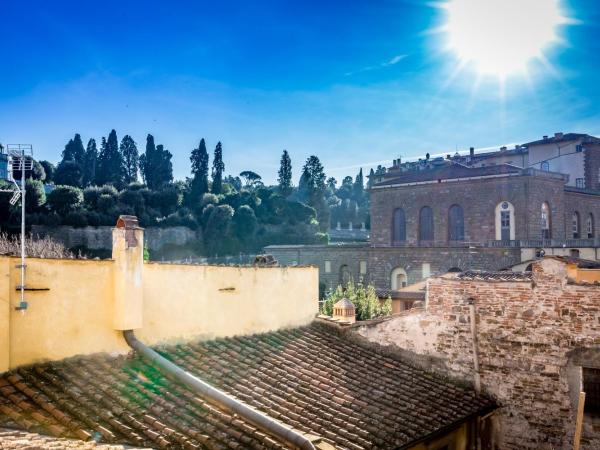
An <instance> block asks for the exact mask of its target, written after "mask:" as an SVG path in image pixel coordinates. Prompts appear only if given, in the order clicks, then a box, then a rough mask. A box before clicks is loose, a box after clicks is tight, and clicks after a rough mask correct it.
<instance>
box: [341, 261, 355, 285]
mask: <svg viewBox="0 0 600 450" xmlns="http://www.w3.org/2000/svg"><path fill="white" fill-rule="evenodd" d="M351 280H352V273H351V272H350V268H349V267H348V265H347V264H344V265H342V266H341V267H340V284H341V285H342V286H343V287H344V288H345V287H346V285H347V284H348V282H350V281H351Z"/></svg>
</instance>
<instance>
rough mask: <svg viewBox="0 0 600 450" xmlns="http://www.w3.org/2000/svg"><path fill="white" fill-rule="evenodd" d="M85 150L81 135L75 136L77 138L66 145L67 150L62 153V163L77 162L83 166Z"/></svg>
mask: <svg viewBox="0 0 600 450" xmlns="http://www.w3.org/2000/svg"><path fill="white" fill-rule="evenodd" d="M84 153H85V150H84V149H83V142H82V141H81V136H80V135H79V133H77V134H76V135H75V137H74V138H73V139H71V140H69V142H68V143H67V145H65V149H64V150H63V152H62V161H63V162H64V161H75V162H76V163H77V164H79V165H81V164H82V163H83V154H84Z"/></svg>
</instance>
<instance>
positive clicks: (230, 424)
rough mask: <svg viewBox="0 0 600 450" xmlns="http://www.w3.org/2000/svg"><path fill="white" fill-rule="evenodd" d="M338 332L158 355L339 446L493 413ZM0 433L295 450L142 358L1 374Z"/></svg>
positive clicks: (380, 442) (389, 442) (94, 359)
mask: <svg viewBox="0 0 600 450" xmlns="http://www.w3.org/2000/svg"><path fill="white" fill-rule="evenodd" d="M330 328H331V329H330ZM338 333H339V332H336V331H334V330H333V327H331V326H329V327H328V326H327V325H319V324H317V323H313V324H312V325H310V326H308V327H304V328H298V329H293V330H284V331H278V332H272V333H267V334H261V335H255V336H248V337H237V338H229V339H219V340H215V341H209V342H201V343H194V344H187V345H178V346H170V347H164V348H160V349H159V351H160V352H161V353H162V354H163V355H164V356H165V357H167V358H169V359H171V360H172V361H173V362H174V363H176V364H178V365H180V366H181V367H183V368H184V369H186V370H188V371H189V372H191V373H193V374H195V375H196V376H199V377H200V378H202V379H203V380H205V381H207V382H209V383H211V384H213V385H214V386H216V387H218V388H220V389H223V390H225V391H227V392H228V393H230V394H232V395H234V396H236V397H237V398H238V399H239V400H241V401H243V402H246V403H247V404H249V405H251V406H253V407H255V408H257V409H259V410H261V411H263V412H264V413H266V414H268V415H269V416H271V417H273V418H275V419H277V420H280V421H282V422H284V423H286V424H287V425H289V426H291V427H293V428H295V429H297V430H299V431H301V432H303V433H306V434H312V435H318V436H320V437H322V438H323V439H324V441H325V442H328V443H330V444H334V445H336V447H337V448H346V449H361V448H382V449H386V448H387V449H389V448H398V447H402V446H404V445H406V444H408V443H411V442H415V441H418V440H420V439H422V438H425V437H427V436H429V435H432V434H434V433H436V432H437V431H440V430H441V429H443V428H445V427H448V426H451V425H454V424H458V423H461V422H462V421H464V420H466V419H468V418H469V417H472V416H473V415H474V414H478V413H485V412H487V411H489V410H491V409H493V408H494V405H493V403H492V402H491V401H490V400H489V399H487V398H485V397H481V396H477V395H476V394H475V393H474V392H473V391H471V390H468V389H465V388H462V387H458V386H456V385H454V384H452V383H449V382H448V381H445V380H442V379H441V378H438V377H436V376H434V375H432V374H430V373H427V372H425V371H423V370H419V369H416V368H413V367H411V366H409V365H408V364H406V363H405V362H403V361H401V360H399V359H395V358H392V357H390V356H384V355H383V352H382V353H378V352H377V351H374V350H373V348H370V347H369V348H366V347H362V346H361V345H359V344H357V343H355V342H353V341H350V340H348V339H346V338H344V337H343V335H342V334H338ZM0 426H13V427H15V426H16V427H19V428H23V429H27V430H29V431H37V432H43V433H46V434H50V435H53V436H60V437H76V438H81V439H89V438H90V437H95V438H97V439H98V440H100V441H101V442H104V443H115V444H130V445H136V446H150V447H155V448H210V449H213V448H214V449H221V448H223V449H224V448H238V449H242V448H243V449H247V448H255V449H266V448H273V449H277V448H284V446H283V444H281V443H280V442H278V441H276V440H275V439H274V438H271V437H268V436H265V435H264V434H263V433H261V432H259V431H258V430H256V429H255V428H254V427H253V426H251V425H249V424H248V423H246V422H245V421H244V420H241V419H240V418H239V417H237V416H234V415H232V414H229V413H227V412H224V411H222V410H219V409H217V408H216V407H214V406H211V405H209V404H208V403H206V402H205V401H204V400H202V399H201V398H199V397H198V396H197V395H196V394H194V393H192V392H191V391H189V390H188V389H187V388H185V387H183V386H181V385H178V384H176V383H175V382H172V381H170V380H169V379H167V378H165V376H164V375H163V374H162V373H160V372H158V371H157V370H156V369H154V368H153V367H152V366H151V365H150V364H149V363H147V362H145V361H143V360H142V359H140V357H138V356H136V355H130V356H128V357H125V356H121V357H109V356H107V355H94V356H89V357H82V358H77V359H69V360H64V361H61V362H54V363H45V364H38V365H35V366H31V367H26V368H19V369H17V370H15V371H12V372H8V373H5V374H3V375H1V376H0Z"/></svg>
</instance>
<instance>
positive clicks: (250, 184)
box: [240, 170, 262, 189]
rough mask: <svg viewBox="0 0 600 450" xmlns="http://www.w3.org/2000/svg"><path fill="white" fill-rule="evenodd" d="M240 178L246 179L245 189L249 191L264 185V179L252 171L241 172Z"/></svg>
mask: <svg viewBox="0 0 600 450" xmlns="http://www.w3.org/2000/svg"><path fill="white" fill-rule="evenodd" d="M240 177H242V178H243V179H244V182H245V187H246V188H247V189H251V188H254V187H256V186H258V185H262V181H261V180H262V177H261V176H260V175H259V174H257V173H256V172H252V171H251V170H244V171H242V172H240Z"/></svg>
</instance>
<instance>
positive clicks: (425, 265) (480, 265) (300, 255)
mask: <svg viewBox="0 0 600 450" xmlns="http://www.w3.org/2000/svg"><path fill="white" fill-rule="evenodd" d="M265 252H267V253H270V254H272V255H273V256H274V257H275V259H277V261H278V262H279V263H280V264H281V265H284V266H290V265H313V266H318V267H319V280H320V282H321V283H324V284H325V286H326V288H327V289H334V288H335V287H336V286H337V285H338V284H339V282H340V281H341V278H342V276H341V273H342V270H343V268H346V269H347V270H349V271H350V275H351V276H352V278H353V279H354V280H366V281H368V282H372V283H373V284H374V285H375V286H376V287H378V288H391V274H392V271H393V270H394V269H396V268H398V267H400V268H403V269H404V270H405V271H406V274H407V277H408V283H409V284H412V283H416V282H419V281H421V280H423V279H424V278H427V276H428V274H427V271H429V274H431V275H439V274H443V273H446V272H447V271H448V270H449V269H453V268H458V269H461V270H468V269H480V270H499V269H503V268H505V267H508V266H510V265H512V264H516V263H518V262H520V261H521V252H520V250H519V249H517V248H483V247H478V248H467V247H457V248H454V247H388V248H377V247H369V246H368V245H367V244H355V245H349V244H346V245H297V246H293V245H286V246H279V245H273V246H269V247H266V248H265ZM327 261H328V262H329V263H328V264H327ZM361 262H363V268H366V273H361V270H360V269H361ZM327 265H328V266H329V269H330V271H327V270H326V269H327ZM365 266H366V267H365Z"/></svg>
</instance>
